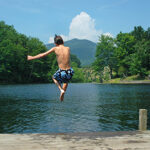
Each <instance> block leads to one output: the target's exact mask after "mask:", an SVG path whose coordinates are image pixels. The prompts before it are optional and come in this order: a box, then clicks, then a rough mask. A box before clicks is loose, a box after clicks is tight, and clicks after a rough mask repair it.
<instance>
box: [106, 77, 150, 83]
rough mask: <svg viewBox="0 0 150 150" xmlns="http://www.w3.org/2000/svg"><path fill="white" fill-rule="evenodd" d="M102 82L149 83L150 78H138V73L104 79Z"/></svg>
mask: <svg viewBox="0 0 150 150" xmlns="http://www.w3.org/2000/svg"><path fill="white" fill-rule="evenodd" d="M104 83H115V84H119V83H120V84H121V83H131V84H132V83H149V84H150V80H149V79H148V78H140V77H139V76H138V75H134V76H129V77H126V78H115V79H111V80H108V81H104Z"/></svg>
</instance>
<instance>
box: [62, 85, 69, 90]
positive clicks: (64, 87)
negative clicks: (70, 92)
mask: <svg viewBox="0 0 150 150" xmlns="http://www.w3.org/2000/svg"><path fill="white" fill-rule="evenodd" d="M67 87H68V83H64V84H63V87H62V88H63V90H64V91H66V90H67Z"/></svg>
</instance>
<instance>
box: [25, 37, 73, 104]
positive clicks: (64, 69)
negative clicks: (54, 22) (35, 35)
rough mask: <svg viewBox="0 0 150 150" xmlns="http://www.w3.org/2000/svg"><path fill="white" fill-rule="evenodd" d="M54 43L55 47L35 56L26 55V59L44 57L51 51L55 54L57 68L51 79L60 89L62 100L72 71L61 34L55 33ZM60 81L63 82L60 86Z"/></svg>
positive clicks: (67, 51) (68, 50)
mask: <svg viewBox="0 0 150 150" xmlns="http://www.w3.org/2000/svg"><path fill="white" fill-rule="evenodd" d="M54 43H55V45H56V46H55V47H53V48H51V49H50V50H48V51H47V52H45V53H41V54H38V55H36V56H27V60H33V59H38V58H41V57H45V56H47V55H48V54H50V53H52V52H54V53H55V54H56V58H57V62H58V66H59V69H58V70H57V71H56V73H55V74H54V75H53V77H52V79H53V81H54V83H55V84H56V85H57V86H58V88H59V90H60V100H61V101H63V99H64V94H65V92H66V90H67V87H68V82H69V80H70V79H71V78H72V76H73V74H74V71H73V69H72V68H71V66H70V48H69V47H65V46H64V41H63V39H62V37H61V36H57V35H55V38H54ZM61 83H63V85H62V86H61Z"/></svg>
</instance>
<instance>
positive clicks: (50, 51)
mask: <svg viewBox="0 0 150 150" xmlns="http://www.w3.org/2000/svg"><path fill="white" fill-rule="evenodd" d="M54 50H55V47H53V48H51V49H50V50H48V51H47V52H45V53H41V54H38V55H36V56H29V55H28V56H27V60H33V59H38V58H42V57H44V56H46V55H48V54H50V53H52V52H54Z"/></svg>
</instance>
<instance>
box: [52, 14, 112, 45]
mask: <svg viewBox="0 0 150 150" xmlns="http://www.w3.org/2000/svg"><path fill="white" fill-rule="evenodd" d="M101 34H102V31H101V30H97V29H96V28H95V20H94V19H93V18H91V17H90V15H89V14H87V13H86V12H81V13H80V14H79V15H77V16H75V17H74V18H73V19H72V22H71V23H70V27H69V34H68V35H61V36H62V38H63V39H64V41H68V40H71V39H73V38H78V39H88V40H91V41H93V42H97V41H98V37H99V36H100V35H101ZM108 34H109V35H111V34H110V33H107V35H108ZM53 39H54V38H53V37H50V38H49V43H53V42H54V40H53Z"/></svg>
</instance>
